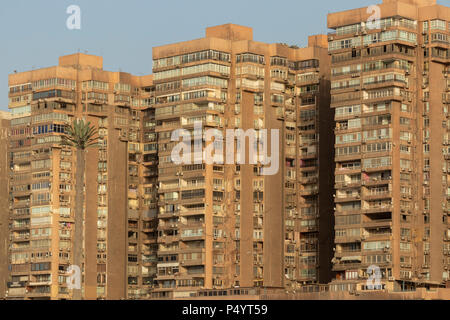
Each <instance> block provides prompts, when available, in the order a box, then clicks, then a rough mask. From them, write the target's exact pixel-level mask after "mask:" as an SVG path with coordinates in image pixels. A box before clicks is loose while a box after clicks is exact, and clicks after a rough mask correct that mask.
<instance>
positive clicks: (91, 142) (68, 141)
mask: <svg viewBox="0 0 450 320" xmlns="http://www.w3.org/2000/svg"><path fill="white" fill-rule="evenodd" d="M96 134H97V129H96V128H95V127H94V126H92V125H91V123H90V122H87V123H86V122H85V121H84V120H83V119H76V120H74V121H73V122H72V124H70V125H66V127H65V133H64V135H63V136H62V140H61V144H62V145H64V146H70V147H73V148H75V149H76V152H77V158H76V160H77V166H76V176H75V234H74V238H73V243H74V245H73V264H74V265H75V266H78V267H79V268H80V269H81V268H82V263H83V242H84V241H83V240H84V239H83V228H84V226H83V225H84V216H83V215H84V210H83V209H84V185H85V176H84V171H85V162H86V159H85V150H86V149H87V148H89V147H93V146H96V145H97V142H96V141H97V137H95V135H96ZM81 291H82V290H81V288H80V289H74V290H73V300H81V298H82V297H81V295H82V294H81Z"/></svg>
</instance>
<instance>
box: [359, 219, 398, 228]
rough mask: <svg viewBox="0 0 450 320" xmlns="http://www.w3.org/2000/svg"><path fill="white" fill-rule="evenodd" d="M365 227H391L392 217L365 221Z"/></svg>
mask: <svg viewBox="0 0 450 320" xmlns="http://www.w3.org/2000/svg"><path fill="white" fill-rule="evenodd" d="M362 226H363V227H364V228H376V227H390V228H392V219H379V220H370V221H364V222H363V223H362Z"/></svg>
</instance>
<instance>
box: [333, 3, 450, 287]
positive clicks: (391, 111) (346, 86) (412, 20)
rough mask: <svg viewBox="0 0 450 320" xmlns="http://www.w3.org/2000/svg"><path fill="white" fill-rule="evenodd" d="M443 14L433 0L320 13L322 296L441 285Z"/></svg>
mask: <svg viewBox="0 0 450 320" xmlns="http://www.w3.org/2000/svg"><path fill="white" fill-rule="evenodd" d="M378 14H379V16H378ZM449 17H450V8H449V7H446V6H442V5H437V4H436V1H435V0H385V1H383V3H382V4H380V5H378V6H376V7H370V8H361V9H354V10H349V11H343V12H338V13H332V14H330V15H329V16H328V27H329V28H330V29H333V30H334V32H333V33H331V34H329V52H330V54H331V56H332V65H331V96H332V97H331V107H332V108H333V109H334V110H335V123H336V128H335V134H336V145H335V161H336V173H335V178H336V186H335V188H336V195H335V207H336V208H335V217H336V221H335V222H336V226H335V229H336V235H335V242H336V248H335V256H334V259H333V272H334V281H333V285H332V287H331V289H332V290H355V289H357V290H367V289H374V288H375V289H377V288H378V289H380V288H382V289H386V290H390V291H391V290H410V289H413V288H416V287H420V286H422V287H423V286H426V287H436V286H439V285H441V284H442V283H443V282H444V281H448V279H449V271H448V270H449V268H450V242H449V241H450V202H449V199H450V188H449V187H450V175H449V172H450V170H449V168H450V162H449V159H450V156H449V152H450V151H449V148H448V145H449V141H450V140H449V134H450V122H449V116H450V110H449V107H450V105H449V103H450V93H449V91H450V80H448V79H449V78H448V77H449V73H450V55H449V50H450V18H449ZM377 18H379V19H377ZM376 278H380V281H379V283H377V280H375V282H372V280H373V279H376ZM366 279H370V280H371V282H370V283H373V284H375V285H376V286H375V287H374V286H371V285H367V280H366Z"/></svg>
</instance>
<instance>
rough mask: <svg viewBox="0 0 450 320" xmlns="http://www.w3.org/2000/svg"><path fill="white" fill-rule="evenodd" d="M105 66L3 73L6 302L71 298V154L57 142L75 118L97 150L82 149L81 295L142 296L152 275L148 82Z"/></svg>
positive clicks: (68, 63)
mask: <svg viewBox="0 0 450 320" xmlns="http://www.w3.org/2000/svg"><path fill="white" fill-rule="evenodd" d="M102 64H103V59H102V58H101V57H97V56H92V55H86V54H74V55H69V56H63V57H60V59H59V65H58V66H55V67H51V68H45V69H39V70H34V71H28V72H22V73H16V74H12V75H10V77H9V86H10V87H9V99H10V103H9V108H10V109H11V112H12V120H11V135H10V139H9V140H10V145H9V147H10V150H9V151H10V155H11V159H10V160H11V163H12V165H11V169H12V170H11V180H10V217H9V218H10V245H9V261H8V263H9V270H10V274H9V280H8V289H7V290H8V291H7V297H8V298H10V299H70V298H71V297H72V291H71V289H70V286H68V284H67V278H68V276H67V269H68V267H69V266H71V265H72V264H73V261H74V257H73V249H74V244H73V236H74V227H75V226H74V202H75V183H76V181H74V179H75V170H76V157H75V153H76V152H75V150H73V149H72V148H69V147H65V146H64V147H62V146H61V144H60V141H61V135H62V134H63V132H64V126H65V125H66V124H68V123H71V122H72V121H73V120H74V119H78V118H83V119H85V120H86V121H90V122H91V123H92V124H93V125H94V126H95V127H96V128H97V129H98V135H97V136H98V146H96V147H94V148H90V149H88V150H87V151H86V171H85V177H86V178H85V179H86V183H85V186H84V190H85V218H84V222H85V223H84V244H83V248H84V250H83V251H84V257H83V261H84V262H83V264H82V266H79V267H81V271H82V281H81V282H82V296H83V298H84V299H125V298H145V297H147V296H148V294H149V289H150V288H151V286H152V281H153V280H152V278H153V275H154V273H155V271H156V256H155V255H153V252H155V250H154V249H155V248H154V247H155V245H156V233H155V230H156V224H155V223H156V220H155V218H156V184H155V183H156V173H157V171H156V162H155V160H156V158H155V156H154V153H155V152H156V148H155V144H154V143H153V144H152V143H151V142H152V141H155V134H154V129H155V123H154V115H153V111H152V108H151V107H150V106H151V105H152V103H153V102H152V100H151V99H152V77H151V76H142V77H137V76H132V75H130V74H128V73H123V72H108V71H104V70H103V69H102ZM146 142H148V143H146ZM2 185H3V184H2ZM2 261H3V259H2ZM75 283H76V282H75Z"/></svg>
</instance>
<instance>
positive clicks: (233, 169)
mask: <svg viewBox="0 0 450 320" xmlns="http://www.w3.org/2000/svg"><path fill="white" fill-rule="evenodd" d="M329 67H330V58H329V56H328V52H327V38H326V36H312V37H310V39H309V46H308V47H307V48H297V47H289V46H287V45H285V44H266V43H261V42H257V41H254V40H253V31H252V29H251V28H248V27H244V26H238V25H233V24H226V25H221V26H215V27H210V28H207V29H206V36H205V37H204V38H201V39H197V40H191V41H186V42H181V43H175V44H169V45H164V46H161V47H155V48H154V49H153V82H154V88H155V105H154V107H155V108H154V109H155V119H156V133H157V136H158V159H159V165H158V183H159V186H158V195H159V199H158V252H157V255H158V264H157V276H156V279H155V287H154V290H153V294H152V297H153V298H183V297H190V296H193V295H195V292H197V291H198V290H200V289H228V288H233V287H265V288H269V287H270V288H288V289H295V288H298V287H299V286H300V285H301V284H303V283H305V284H306V283H318V282H324V283H326V282H328V281H329V280H330V279H331V278H330V274H331V258H332V254H333V253H332V248H333V245H332V241H333V234H332V230H333V226H332V224H333V214H332V204H333V199H332V189H333V183H334V181H333V156H332V154H333V143H332V141H333V138H332V137H333V125H334V115H333V110H330V109H329V102H330V96H329V90H330V81H329V76H328V70H329ZM199 123H201V129H202V132H203V133H204V131H205V130H207V129H216V130H217V131H218V132H221V133H222V135H223V137H226V130H230V131H232V132H233V130H239V129H241V130H243V131H245V132H252V131H247V130H254V132H255V134H254V135H253V136H252V134H251V133H248V136H247V138H249V142H248V144H246V147H247V151H246V154H245V158H246V159H241V160H244V161H240V162H239V161H232V162H231V163H230V162H229V161H224V160H225V158H226V156H227V155H228V154H229V153H230V152H231V153H232V154H234V155H236V153H237V151H238V146H239V147H241V146H242V145H243V144H245V143H240V144H238V141H239V139H238V138H237V137H236V136H235V137H232V140H231V142H230V141H229V140H226V143H225V142H224V140H225V138H224V139H223V140H221V139H220V138H218V140H214V141H213V139H210V138H208V137H204V138H203V139H201V138H200V139H199V141H198V142H196V141H194V142H192V141H191V142H187V143H186V146H189V147H192V149H194V150H196V149H195V145H196V143H197V144H198V145H199V148H200V149H198V150H202V149H203V150H205V149H207V148H209V147H210V146H211V144H214V146H215V147H217V148H218V149H219V151H217V149H215V150H216V151H217V153H216V154H217V155H219V157H220V156H223V159H222V160H223V161H216V162H215V163H206V162H205V161H201V159H200V161H197V162H195V161H189V159H191V160H194V158H195V155H196V153H195V151H194V152H192V153H191V154H190V157H188V161H186V162H182V163H175V162H174V161H173V158H172V152H173V151H174V148H176V147H178V146H179V141H180V140H181V139H180V140H178V138H179V137H177V139H172V134H173V132H174V130H177V129H183V130H185V131H183V132H184V134H185V135H187V136H188V137H193V136H194V135H195V134H196V133H197V134H198V131H199V129H198V128H197V127H196V125H198V124H199ZM263 129H269V131H270V130H273V129H275V130H278V133H279V137H278V141H275V142H276V143H275V145H277V146H279V148H274V146H273V145H271V146H270V148H269V147H268V149H269V150H268V154H267V156H268V157H271V158H272V165H273V163H274V161H278V162H279V168H278V170H276V171H275V174H270V175H265V174H264V170H265V169H266V168H267V167H269V166H270V165H265V166H264V165H263V164H261V163H260V162H257V161H254V162H253V161H252V160H250V155H249V153H250V152H249V151H248V148H249V145H253V143H254V145H257V146H258V147H257V148H258V151H259V152H261V149H262V148H263V147H262V146H261V144H264V139H263V135H262V134H261V132H262V130H263ZM234 132H235V133H236V132H237V131H234ZM273 132H274V131H272V132H269V133H268V136H269V139H268V141H270V139H271V137H272V134H275V133H273ZM319 136H320V137H321V138H322V139H319ZM200 137H202V135H200ZM251 138H254V141H253V142H251V141H252V139H251ZM173 140H175V141H173ZM244 141H246V140H245V137H244ZM268 144H270V142H268V143H265V145H266V146H267V145H268ZM225 145H226V146H227V147H228V146H231V148H230V149H228V148H225ZM220 147H223V152H221V151H220V150H221V149H220ZM276 149H279V152H277V150H276ZM225 150H226V151H225ZM233 152H234V153H233ZM225 153H226V154H225ZM197 154H200V153H199V152H197ZM330 155H331V157H330ZM200 157H201V155H200ZM233 160H237V159H236V158H235V159H233ZM189 162H190V163H189ZM319 164H320V166H319Z"/></svg>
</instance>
